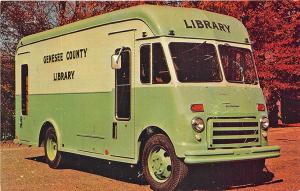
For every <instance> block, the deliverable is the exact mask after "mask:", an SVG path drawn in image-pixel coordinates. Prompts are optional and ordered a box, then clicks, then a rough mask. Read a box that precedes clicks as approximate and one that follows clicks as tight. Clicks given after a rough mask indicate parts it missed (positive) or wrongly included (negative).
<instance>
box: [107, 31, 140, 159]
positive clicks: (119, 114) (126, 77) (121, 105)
mask: <svg viewBox="0 0 300 191" xmlns="http://www.w3.org/2000/svg"><path fill="white" fill-rule="evenodd" d="M112 40H114V41H115V42H119V45H118V46H117V47H116V49H115V54H120V59H121V63H122V65H121V68H120V69H115V91H114V98H115V100H114V102H115V103H114V104H115V108H114V110H115V111H114V116H113V122H112V124H111V125H112V126H111V130H112V132H111V136H112V140H111V144H110V151H109V152H110V155H111V156H115V157H124V158H134V151H135V148H134V147H135V144H134V137H135V136H134V132H135V131H134V111H133V108H134V105H133V104H134V103H133V100H134V94H133V92H134V91H132V88H133V87H132V84H133V60H134V59H133V58H132V57H133V48H134V31H128V32H122V33H118V34H114V35H112ZM120 51H121V52H120Z"/></svg>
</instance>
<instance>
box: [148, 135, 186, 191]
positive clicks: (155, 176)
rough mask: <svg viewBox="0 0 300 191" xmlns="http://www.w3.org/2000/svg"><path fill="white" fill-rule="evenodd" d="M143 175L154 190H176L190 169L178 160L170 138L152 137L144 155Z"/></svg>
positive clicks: (162, 136) (163, 136)
mask: <svg viewBox="0 0 300 191" xmlns="http://www.w3.org/2000/svg"><path fill="white" fill-rule="evenodd" d="M142 167H143V174H144V177H145V179H146V181H147V182H148V183H149V184H150V187H151V188H152V189H154V190H161V191H163V190H174V189H175V188H176V187H178V185H179V184H180V183H181V182H182V181H183V179H184V178H185V177H186V175H187V172H188V168H187V166H186V165H185V164H184V163H183V162H182V161H181V160H179V159H178V158H177V156H176V154H175V150H174V147H173V145H172V143H171V141H170V140H169V138H168V137H167V136H165V135H163V134H157V135H153V136H152V137H150V138H149V139H148V140H147V142H146V144H145V147H144V150H143V155H142Z"/></svg>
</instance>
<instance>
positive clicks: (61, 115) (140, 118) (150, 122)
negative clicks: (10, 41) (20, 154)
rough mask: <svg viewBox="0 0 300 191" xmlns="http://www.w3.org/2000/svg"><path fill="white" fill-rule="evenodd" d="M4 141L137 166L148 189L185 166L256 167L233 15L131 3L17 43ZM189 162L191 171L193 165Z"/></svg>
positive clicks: (259, 146) (245, 72) (258, 142)
mask: <svg viewBox="0 0 300 191" xmlns="http://www.w3.org/2000/svg"><path fill="white" fill-rule="evenodd" d="M15 68H16V70H15V76H16V100H15V101H16V124H15V125H16V141H18V142H19V143H21V144H28V145H36V146H44V150H45V157H46V161H47V163H48V164H49V166H50V167H52V168H58V167H60V165H61V164H62V161H63V158H64V153H75V154H79V155H85V156H90V157H95V158H101V159H105V160H109V161H119V162H124V163H129V164H139V165H140V166H141V168H142V172H143V175H144V178H145V179H146V181H147V182H148V183H149V184H150V186H151V188H153V189H154V190H173V189H175V188H176V187H177V186H178V185H179V184H180V182H182V181H183V179H184V177H185V176H186V175H187V173H188V166H191V165H193V164H212V163H224V162H234V161H248V160H251V161H253V163H255V164H260V165H258V166H264V162H265V159H267V158H273V157H278V156H279V155H280V147H278V146H269V145H268V140H267V137H268V126H269V121H268V117H267V111H266V105H265V101H264V97H263V94H262V90H261V88H260V85H259V81H258V78H257V73H256V69H255V65H254V61H253V55H252V50H251V44H250V40H249V36H248V33H247V31H246V29H245V27H244V26H243V24H242V23H241V22H240V21H238V20H237V19H235V18H233V17H230V16H226V15H221V14H216V13H212V12H208V11H203V10H198V9H192V8H175V7H166V6H151V5H142V6H137V7H133V8H128V9H123V10H119V11H114V12H112V13H108V14H104V15H100V16H96V17H92V18H89V19H85V20H82V21H78V22H75V23H72V24H68V25H65V26H62V27H57V28H54V29H51V30H48V31H45V32H41V33H37V34H34V35H30V36H27V37H24V38H23V39H21V41H20V42H19V44H18V47H17V52H16V66H15ZM199 170H201V169H199Z"/></svg>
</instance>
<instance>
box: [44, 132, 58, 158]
mask: <svg viewBox="0 0 300 191" xmlns="http://www.w3.org/2000/svg"><path fill="white" fill-rule="evenodd" d="M46 144H47V156H48V158H49V159H50V160H51V161H54V159H55V157H56V154H57V141H56V137H55V136H53V135H51V136H50V137H48V139H47V143H46Z"/></svg>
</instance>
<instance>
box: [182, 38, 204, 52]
mask: <svg viewBox="0 0 300 191" xmlns="http://www.w3.org/2000/svg"><path fill="white" fill-rule="evenodd" d="M205 44H206V41H204V42H203V43H200V44H198V45H197V46H194V47H193V48H191V49H188V50H186V51H184V52H182V53H181V54H180V55H184V54H185V53H188V52H190V51H192V50H194V49H195V48H199V47H201V46H202V45H205Z"/></svg>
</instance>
